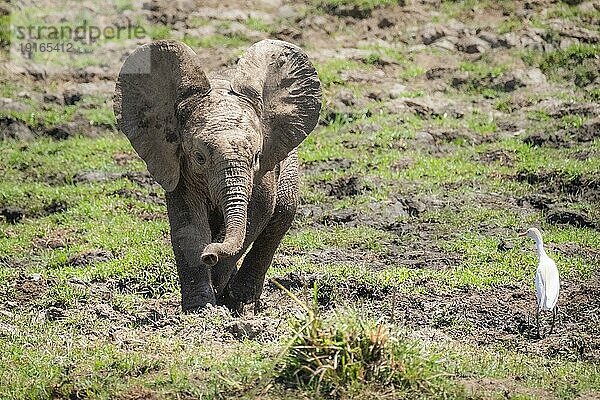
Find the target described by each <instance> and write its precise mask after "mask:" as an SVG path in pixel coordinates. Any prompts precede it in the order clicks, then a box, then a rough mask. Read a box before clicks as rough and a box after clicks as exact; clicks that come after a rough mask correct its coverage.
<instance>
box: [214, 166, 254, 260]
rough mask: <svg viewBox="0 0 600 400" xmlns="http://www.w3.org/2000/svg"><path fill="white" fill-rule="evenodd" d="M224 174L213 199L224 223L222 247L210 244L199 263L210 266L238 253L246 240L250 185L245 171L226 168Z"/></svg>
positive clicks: (246, 170) (244, 169)
mask: <svg viewBox="0 0 600 400" xmlns="http://www.w3.org/2000/svg"><path fill="white" fill-rule="evenodd" d="M224 172H225V173H224V177H222V179H220V183H218V184H217V188H216V192H217V193H216V195H217V197H218V201H219V202H220V205H221V209H222V210H223V217H224V219H225V238H224V239H223V242H222V243H210V244H209V245H208V246H206V247H205V248H204V251H203V253H202V261H203V262H204V263H205V264H206V265H209V266H213V265H215V264H216V263H217V262H218V261H219V260H220V259H225V258H229V257H232V256H233V255H235V254H236V253H238V252H239V251H240V250H241V249H242V246H243V245H244V240H245V238H246V223H247V218H248V198H249V186H250V184H251V183H250V179H249V173H248V169H247V168H239V167H238V168H235V167H229V168H226V169H225V171H224Z"/></svg>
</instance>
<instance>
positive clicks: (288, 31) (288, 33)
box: [273, 26, 302, 40]
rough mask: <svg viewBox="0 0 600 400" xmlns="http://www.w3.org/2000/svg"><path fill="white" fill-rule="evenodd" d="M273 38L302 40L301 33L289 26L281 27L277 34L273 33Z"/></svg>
mask: <svg viewBox="0 0 600 400" xmlns="http://www.w3.org/2000/svg"><path fill="white" fill-rule="evenodd" d="M273 36H274V37H275V38H276V39H279V40H289V39H293V40H299V39H301V38H302V31H299V30H297V29H295V28H292V27H289V26H283V27H281V28H280V29H279V30H278V31H277V32H274V33H273Z"/></svg>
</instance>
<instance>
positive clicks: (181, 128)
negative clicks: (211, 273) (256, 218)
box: [114, 40, 321, 266]
mask: <svg viewBox="0 0 600 400" xmlns="http://www.w3.org/2000/svg"><path fill="white" fill-rule="evenodd" d="M320 98H321V92H320V84H319V80H318V77H317V73H316V71H315V69H314V67H313V66H312V64H311V63H310V61H309V60H308V58H307V56H306V55H305V54H304V53H303V52H302V50H300V48H298V47H296V46H294V45H292V44H290V43H286V42H282V41H277V40H263V41H261V42H258V43H256V44H254V45H253V46H251V47H250V48H249V49H248V50H247V51H246V52H245V54H244V55H243V56H242V57H241V58H240V60H239V61H238V64H237V66H236V68H235V69H233V70H231V71H229V72H228V73H227V74H226V76H222V77H220V78H215V79H211V80H210V81H209V80H208V79H207V77H206V75H205V73H204V71H203V69H202V65H201V63H200V61H199V58H198V56H197V55H196V53H194V51H193V50H192V49H190V48H189V47H188V46H186V45H185V44H183V43H180V42H176V41H170V40H165V41H157V42H154V43H151V44H147V45H144V46H141V47H140V48H138V49H137V50H136V51H134V52H133V53H132V54H131V55H130V56H129V57H128V58H127V59H126V60H125V62H124V64H123V67H122V69H121V72H120V73H119V77H118V80H117V84H116V89H115V98H114V100H115V101H114V109H115V115H116V117H117V123H118V126H119V128H120V129H121V130H122V131H123V132H124V133H125V135H126V136H127V137H128V139H129V140H130V142H131V144H132V145H133V147H134V149H135V150H136V151H137V153H138V154H139V155H140V156H141V158H142V159H143V160H144V161H145V162H146V164H147V166H148V170H149V172H150V173H151V174H152V176H153V177H154V178H155V179H156V181H157V182H158V183H159V184H160V185H161V186H162V187H163V188H164V189H165V191H167V192H171V191H173V190H175V189H176V188H177V187H178V185H184V186H185V188H186V190H187V192H188V193H189V196H188V197H189V202H190V203H191V204H193V203H194V201H195V200H194V198H195V197H196V201H197V202H199V203H202V202H206V201H207V202H210V204H211V205H213V206H214V207H215V208H218V209H219V210H220V211H221V212H222V215H223V219H224V221H223V222H224V226H225V234H224V238H222V242H217V241H216V240H215V238H213V239H212V243H209V244H207V245H206V247H205V248H204V250H203V252H202V261H203V262H204V263H205V264H207V265H209V266H212V265H214V264H216V263H217V261H218V260H219V259H221V258H227V257H230V256H232V255H233V254H236V253H237V252H239V251H240V249H241V248H242V246H243V242H244V238H245V234H246V224H247V209H248V202H249V198H250V196H251V194H252V185H253V182H254V181H255V179H256V178H257V177H260V176H263V175H264V174H265V173H267V172H268V171H271V170H273V169H275V168H276V167H277V165H278V164H279V162H281V161H282V160H283V159H285V158H286V157H287V155H288V154H289V152H290V151H292V150H293V149H294V148H295V147H297V146H298V145H299V144H300V143H301V142H302V140H304V138H306V136H307V135H308V134H309V133H310V132H311V131H312V130H313V128H314V127H315V125H316V123H317V120H318V116H319V110H320V107H321V101H320ZM203 196H204V197H205V199H204V198H203Z"/></svg>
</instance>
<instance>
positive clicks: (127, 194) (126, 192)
mask: <svg viewBox="0 0 600 400" xmlns="http://www.w3.org/2000/svg"><path fill="white" fill-rule="evenodd" d="M110 195H111V196H118V197H123V198H126V199H135V200H138V201H141V202H143V203H150V204H160V205H163V206H164V205H166V204H167V203H166V200H165V199H164V198H163V197H161V196H160V195H159V194H158V193H155V192H150V193H149V194H148V195H145V194H143V193H142V192H141V191H139V190H135V189H129V188H123V189H118V190H116V191H114V192H112V193H110Z"/></svg>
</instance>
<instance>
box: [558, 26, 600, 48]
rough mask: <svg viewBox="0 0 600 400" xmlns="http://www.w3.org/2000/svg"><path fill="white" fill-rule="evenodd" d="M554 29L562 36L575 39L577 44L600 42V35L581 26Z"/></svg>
mask: <svg viewBox="0 0 600 400" xmlns="http://www.w3.org/2000/svg"><path fill="white" fill-rule="evenodd" d="M554 29H556V31H557V32H558V34H559V35H560V36H563V37H566V38H571V39H574V40H575V42H577V43H579V42H583V43H591V44H594V43H598V42H600V34H598V33H597V32H594V31H591V30H589V29H585V28H583V27H580V26H573V25H568V26H560V27H554Z"/></svg>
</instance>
